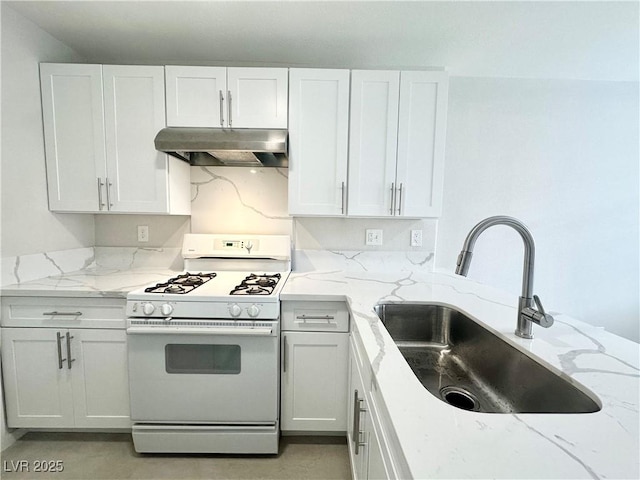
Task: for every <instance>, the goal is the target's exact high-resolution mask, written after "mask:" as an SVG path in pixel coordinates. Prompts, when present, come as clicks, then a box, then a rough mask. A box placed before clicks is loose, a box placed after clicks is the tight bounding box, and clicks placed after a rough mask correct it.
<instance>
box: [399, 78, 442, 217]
mask: <svg viewBox="0 0 640 480" xmlns="http://www.w3.org/2000/svg"><path fill="white" fill-rule="evenodd" d="M448 90H449V80H448V77H447V74H446V73H445V72H402V73H401V74H400V110H399V111H400V115H399V119H398V120H399V121H398V163H397V170H396V187H397V188H398V190H397V192H398V195H397V198H396V214H397V215H403V216H405V217H438V216H440V213H441V210H442V183H443V179H444V146H445V138H446V125H447V100H448V96H449V93H448Z"/></svg>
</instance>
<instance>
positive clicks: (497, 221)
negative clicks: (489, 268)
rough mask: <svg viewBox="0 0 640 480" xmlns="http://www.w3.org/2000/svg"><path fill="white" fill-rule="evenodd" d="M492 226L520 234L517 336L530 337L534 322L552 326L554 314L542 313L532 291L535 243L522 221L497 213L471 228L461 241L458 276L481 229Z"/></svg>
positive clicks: (469, 257)
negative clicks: (522, 248)
mask: <svg viewBox="0 0 640 480" xmlns="http://www.w3.org/2000/svg"><path fill="white" fill-rule="evenodd" d="M493 225H507V226H509V227H511V228H513V229H514V230H515V231H516V232H518V233H519V234H520V236H521V237H522V240H523V241H524V266H523V269H522V295H521V296H520V298H519V300H518V324H517V328H516V335H517V336H519V337H522V338H533V332H532V330H533V328H532V326H533V323H537V324H538V325H540V326H541V327H545V328H549V327H550V326H551V325H553V317H552V316H551V315H549V314H547V313H545V311H544V308H543V307H542V303H541V302H540V298H538V296H537V295H532V293H533V262H534V260H535V244H534V242H533V237H532V236H531V232H529V230H528V229H527V227H525V226H524V224H523V223H522V222H521V221H520V220H517V219H515V218H513V217H506V216H496V217H489V218H485V219H484V220H482V221H481V222H480V223H478V224H477V225H476V226H475V227H473V228H472V229H471V231H470V232H469V234H468V235H467V238H466V239H465V241H464V246H463V247H462V251H461V252H460V255H458V262H457V266H456V273H457V274H458V275H462V276H465V277H466V276H467V272H468V271H469V265H470V264H471V256H472V255H473V247H474V245H475V243H476V240H477V239H478V237H479V236H480V234H481V233H482V232H484V231H485V230H486V229H487V228H489V227H492V226H493ZM533 302H535V304H536V306H537V310H536V309H535V308H534V307H533Z"/></svg>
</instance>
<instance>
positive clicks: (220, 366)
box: [164, 344, 240, 375]
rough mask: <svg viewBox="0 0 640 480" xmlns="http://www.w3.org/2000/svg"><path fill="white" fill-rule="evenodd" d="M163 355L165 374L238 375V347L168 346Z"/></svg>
mask: <svg viewBox="0 0 640 480" xmlns="http://www.w3.org/2000/svg"><path fill="white" fill-rule="evenodd" d="M164 353H165V368H166V370H167V373H182V374H184V373H201V374H214V375H237V374H239V373H240V345H193V344H168V345H165V347H164Z"/></svg>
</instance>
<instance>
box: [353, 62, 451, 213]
mask: <svg viewBox="0 0 640 480" xmlns="http://www.w3.org/2000/svg"><path fill="white" fill-rule="evenodd" d="M447 96H448V79H447V75H446V73H445V72H430V71H411V72H408V71H403V72H389V71H354V72H353V73H352V86H351V122H350V141H349V206H348V214H349V215H353V216H376V217H389V216H401V217H437V216H439V215H440V213H441V208H442V184H443V178H444V145H445V135H446V114H447Z"/></svg>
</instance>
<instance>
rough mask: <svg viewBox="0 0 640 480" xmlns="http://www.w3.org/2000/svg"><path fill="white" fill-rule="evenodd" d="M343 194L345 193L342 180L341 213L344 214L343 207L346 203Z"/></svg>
mask: <svg viewBox="0 0 640 480" xmlns="http://www.w3.org/2000/svg"><path fill="white" fill-rule="evenodd" d="M345 194H346V190H345V189H344V182H342V209H341V210H342V215H344V207H345V204H346V201H345V200H346V198H345Z"/></svg>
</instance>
